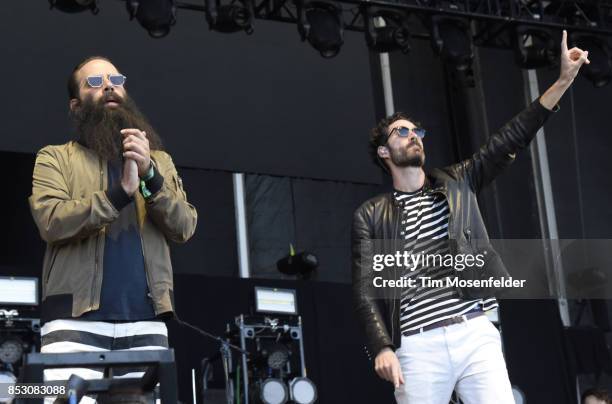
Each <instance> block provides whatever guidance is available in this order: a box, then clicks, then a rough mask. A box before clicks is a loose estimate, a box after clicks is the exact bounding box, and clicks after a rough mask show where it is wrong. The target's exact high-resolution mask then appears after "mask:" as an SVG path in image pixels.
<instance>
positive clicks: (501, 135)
mask: <svg viewBox="0 0 612 404" xmlns="http://www.w3.org/2000/svg"><path fill="white" fill-rule="evenodd" d="M584 63H589V60H588V52H587V51H583V50H581V49H579V48H572V49H569V50H568V49H567V33H566V32H565V31H563V40H562V43H561V71H560V76H559V79H558V80H557V81H556V82H555V83H554V84H553V85H552V86H551V87H550V88H549V89H548V90H547V91H546V92H545V93H544V94H543V95H542V96H541V97H539V99H537V100H535V101H534V102H533V103H532V104H531V105H529V106H528V107H527V108H526V109H525V110H523V111H522V112H521V113H519V114H518V115H517V116H515V117H514V118H513V119H512V120H511V121H509V122H508V123H507V124H506V125H504V126H503V127H502V128H501V129H500V130H499V131H497V132H496V133H494V134H493V135H491V136H490V137H489V139H488V141H487V143H486V144H485V145H484V146H482V147H481V148H480V149H479V150H478V151H477V152H476V153H474V155H473V156H472V157H471V158H469V159H466V160H464V161H462V162H460V163H457V164H454V165H451V166H448V167H444V168H442V169H434V170H430V171H429V172H427V173H426V172H425V171H424V170H423V166H424V164H425V150H424V145H423V140H422V139H423V137H424V136H425V131H424V130H423V129H422V128H419V127H418V126H417V125H416V124H415V122H414V121H413V120H411V119H410V118H409V117H408V116H406V115H405V114H403V113H396V114H394V115H392V116H390V117H387V118H384V119H383V120H381V121H380V123H379V124H378V126H377V127H376V128H374V129H373V130H372V136H371V138H370V150H371V153H372V157H373V159H374V160H375V161H378V162H382V164H383V166H384V167H385V168H386V169H387V170H388V172H390V174H391V176H392V179H393V187H394V191H393V192H391V193H387V194H383V195H379V196H377V197H375V198H373V199H370V200H369V201H367V202H365V203H364V204H363V205H361V206H360V207H359V208H358V209H357V210H356V212H355V215H354V219H353V230H352V240H353V241H352V244H353V295H354V300H355V306H356V311H357V316H358V318H359V319H360V321H361V323H362V325H363V327H364V329H365V334H366V340H367V341H366V342H367V351H368V352H369V354H370V356H371V357H372V358H374V368H375V371H376V373H377V374H378V375H379V376H380V377H381V378H383V379H385V380H387V381H389V382H391V383H392V384H393V386H394V387H395V397H396V400H397V402H398V403H400V404H440V403H448V402H449V400H450V398H451V394H452V393H453V390H455V391H456V392H457V394H458V396H459V398H460V399H461V401H462V402H463V403H465V404H491V403H495V404H510V403H514V399H513V396H512V391H511V387H510V382H509V379H508V372H507V370H506V364H505V361H504V357H503V354H502V349H501V339H500V334H499V332H498V331H497V329H496V328H495V327H494V326H493V325H492V324H491V322H490V321H489V320H488V318H487V317H486V316H485V315H484V312H485V311H487V310H490V309H492V308H494V307H497V302H496V299H495V297H494V293H493V292H495V291H494V290H492V289H483V290H480V291H479V290H474V289H473V288H466V289H462V288H455V287H453V286H452V285H451V286H449V283H448V282H445V280H446V279H449V280H450V279H453V277H455V276H460V277H463V276H466V275H465V274H476V275H472V276H475V278H476V279H487V278H488V277H489V274H490V275H491V276H494V277H495V278H501V277H503V276H504V275H507V271H506V270H505V268H504V266H503V263H501V260H500V259H499V256H498V255H497V254H495V251H494V250H493V249H492V247H491V246H490V243H489V238H488V235H487V231H486V228H485V226H484V221H483V219H482V216H481V214H480V211H479V208H478V201H477V194H478V193H479V192H480V190H482V189H483V187H485V186H486V185H487V184H489V183H490V182H491V181H493V180H494V179H495V177H496V176H497V175H498V174H499V173H501V172H502V170H503V169H505V168H506V167H508V166H509V165H510V164H511V163H512V162H513V161H514V159H515V158H516V154H517V153H518V152H519V151H521V150H522V149H524V148H526V147H528V145H529V143H530V142H531V140H532V139H533V138H534V136H535V135H536V132H537V131H538V129H539V128H540V127H541V126H542V125H543V124H544V122H545V121H546V119H547V118H548V117H549V116H550V114H551V113H552V112H551V111H555V110H556V109H558V105H557V103H558V102H559V100H560V98H561V96H562V95H563V93H564V92H565V91H566V90H567V89H568V88H569V86H570V85H571V84H572V82H573V81H574V78H575V77H576V75H577V74H578V71H579V69H580V67H581V66H582V65H583V64H584ZM377 249H381V250H384V251H385V252H392V251H388V250H390V249H392V250H397V251H401V250H403V251H404V252H406V251H407V252H408V253H410V254H415V255H418V254H420V253H422V252H425V253H427V254H431V255H432V256H435V255H442V256H444V255H446V254H449V253H451V254H454V255H452V256H454V257H459V256H460V254H458V252H461V253H462V254H464V253H467V254H469V255H471V256H472V257H473V258H477V257H478V256H479V255H480V256H481V257H482V256H484V255H486V257H485V259H484V262H485V264H484V265H483V266H482V268H475V269H472V270H469V271H468V270H467V269H463V270H462V271H461V272H459V271H458V269H457V268H453V267H452V266H447V265H445V264H441V263H438V264H436V263H435V261H434V263H433V264H427V265H423V266H419V267H418V268H416V267H414V266H412V267H410V268H402V267H401V265H396V266H395V267H394V268H391V266H390V268H388V269H387V271H388V274H391V275H388V276H395V272H394V270H396V269H398V267H399V270H398V271H397V274H399V275H401V276H404V274H406V273H408V274H410V276H412V277H414V280H415V281H416V282H414V284H415V285H416V286H414V287H413V286H408V287H406V288H403V289H401V290H399V289H398V288H393V289H392V290H389V289H390V288H387V289H386V290H378V291H376V290H375V286H374V285H373V279H374V277H373V267H372V264H371V263H372V261H373V259H372V258H373V257H374V256H375V255H376V254H377ZM483 251H484V253H483ZM464 256H465V254H464ZM478 271H479V272H478ZM377 276H378V275H377ZM417 278H421V280H423V279H427V278H429V279H436V280H442V282H441V286H439V287H438V286H435V287H421V286H420V285H422V283H421V281H419V280H418V279H417ZM397 279H399V278H398V277H395V278H393V280H397ZM455 279H456V278H455ZM444 285H446V286H444Z"/></svg>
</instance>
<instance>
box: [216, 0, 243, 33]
mask: <svg viewBox="0 0 612 404" xmlns="http://www.w3.org/2000/svg"><path fill="white" fill-rule="evenodd" d="M254 15H255V10H254V6H253V1H252V0H243V1H237V2H232V3H231V4H226V5H220V4H219V0H207V1H206V20H207V21H208V26H209V27H210V29H211V30H215V31H218V32H224V33H232V32H238V31H244V32H246V33H247V34H248V35H250V34H252V33H253V16H254Z"/></svg>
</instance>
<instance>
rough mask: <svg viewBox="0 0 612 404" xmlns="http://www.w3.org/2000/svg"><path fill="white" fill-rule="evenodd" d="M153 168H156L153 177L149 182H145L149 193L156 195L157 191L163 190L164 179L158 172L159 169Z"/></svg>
mask: <svg viewBox="0 0 612 404" xmlns="http://www.w3.org/2000/svg"><path fill="white" fill-rule="evenodd" d="M153 167H154V170H153V171H154V174H153V177H152V178H151V179H149V180H148V181H145V185H146V186H147V189H148V190H149V192H151V195H155V194H156V193H157V191H159V190H160V189H161V187H162V185H164V177H163V176H162V175H161V174H160V173H159V171H158V170H157V167H155V166H153Z"/></svg>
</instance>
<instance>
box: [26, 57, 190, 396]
mask: <svg viewBox="0 0 612 404" xmlns="http://www.w3.org/2000/svg"><path fill="white" fill-rule="evenodd" d="M125 80H126V77H125V76H123V75H122V74H121V73H119V71H118V70H117V68H116V67H115V66H114V65H113V64H112V63H111V62H110V61H109V60H108V59H106V58H103V57H90V58H87V59H86V60H84V61H83V62H81V63H80V64H79V65H77V66H76V67H75V69H74V70H73V72H72V74H71V75H70V77H69V80H68V93H69V99H70V104H69V105H70V114H71V116H72V118H73V121H74V123H75V127H76V132H77V135H78V138H77V140H73V141H70V142H68V143H66V144H63V145H59V146H47V147H45V148H43V149H41V150H40V151H39V152H38V154H37V157H36V164H35V167H34V173H33V185H32V195H31V196H30V198H29V202H30V207H31V211H32V215H33V217H34V221H35V222H36V225H37V226H38V229H39V231H40V235H41V237H42V238H43V239H44V240H45V241H46V242H47V249H46V253H45V258H44V264H43V276H42V293H43V296H42V305H41V306H42V307H41V310H42V314H41V317H42V318H41V320H42V323H43V326H42V329H41V336H42V349H41V351H42V352H53V353H57V352H84V351H110V350H119V349H121V350H129V349H138V350H142V349H163V348H167V347H168V333H167V328H166V325H165V323H164V320H166V319H168V318H171V317H172V316H173V313H174V303H173V283H172V266H171V263H170V252H169V247H168V243H167V240H171V241H174V242H179V243H182V242H186V241H187V240H188V239H189V238H190V237H191V236H192V235H193V233H194V231H195V227H196V221H197V213H196V210H195V208H194V207H193V206H192V205H191V204H189V203H188V201H187V197H186V194H185V191H184V190H183V185H182V181H181V179H180V178H179V176H178V174H177V171H176V168H175V167H174V164H173V162H172V159H171V158H170V156H169V155H168V154H167V153H165V152H164V151H162V145H161V141H160V139H159V137H158V135H157V133H156V132H155V130H154V129H153V128H152V127H151V125H150V124H149V123H148V122H147V119H146V118H145V117H144V116H143V114H142V113H141V112H140V111H139V110H138V108H137V107H136V105H135V104H134V102H133V101H132V100H131V98H130V97H129V96H128V95H127V92H126V90H125V87H124V83H125ZM136 370H137V372H134V369H132V370H131V371H129V372H128V373H126V371H123V372H121V371H119V372H115V376H136V375H141V374H142V372H140V371H139V369H136ZM73 373H74V374H77V375H79V376H81V377H83V378H86V379H95V378H101V377H102V376H103V374H102V372H100V371H99V369H82V368H79V369H72V368H69V369H47V370H45V380H62V379H63V380H65V379H67V378H68V377H69V376H70V375H71V374H73ZM88 400H89V401H88ZM81 402H91V399H90V398H88V397H84V399H83V400H82V401H81Z"/></svg>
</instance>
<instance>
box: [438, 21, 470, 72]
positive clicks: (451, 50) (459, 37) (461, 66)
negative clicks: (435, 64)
mask: <svg viewBox="0 0 612 404" xmlns="http://www.w3.org/2000/svg"><path fill="white" fill-rule="evenodd" d="M431 41H432V42H431V44H432V46H433V49H434V51H435V52H436V53H437V54H438V55H440V56H441V57H442V60H444V61H445V62H446V63H447V64H449V65H451V66H453V67H454V68H455V69H457V70H459V71H465V70H468V69H469V68H470V67H471V66H472V59H474V45H473V43H472V34H471V32H470V25H469V22H468V21H466V20H463V19H460V18H453V17H443V16H434V17H432V23H431Z"/></svg>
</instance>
